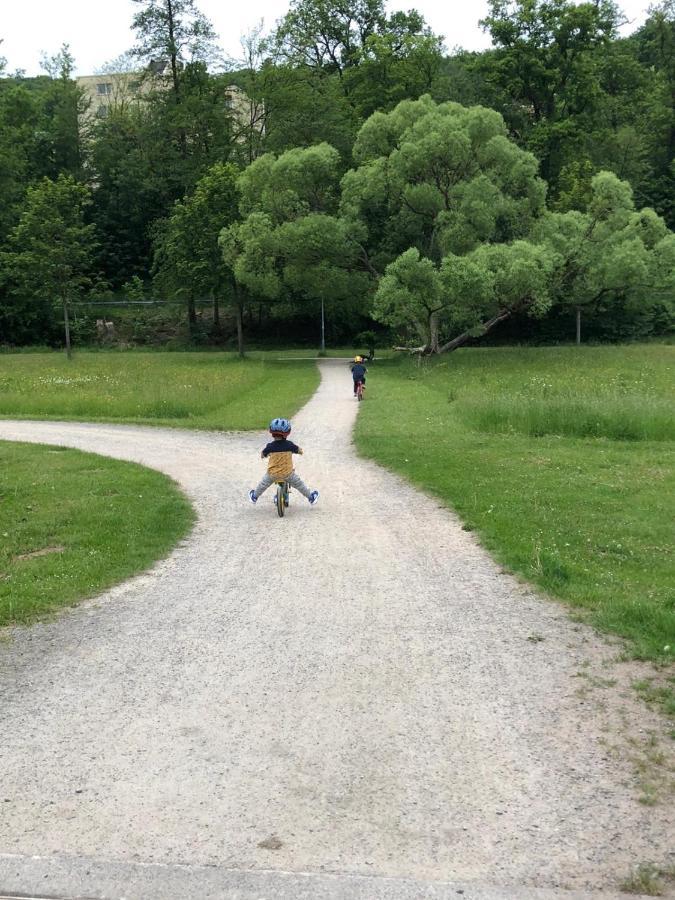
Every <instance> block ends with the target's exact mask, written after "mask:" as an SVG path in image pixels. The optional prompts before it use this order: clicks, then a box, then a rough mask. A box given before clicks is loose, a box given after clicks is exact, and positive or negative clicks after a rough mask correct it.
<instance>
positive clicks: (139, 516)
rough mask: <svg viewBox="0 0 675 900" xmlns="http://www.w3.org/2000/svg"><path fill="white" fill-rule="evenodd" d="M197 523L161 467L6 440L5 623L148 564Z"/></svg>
mask: <svg viewBox="0 0 675 900" xmlns="http://www.w3.org/2000/svg"><path fill="white" fill-rule="evenodd" d="M192 521H193V513H192V508H191V506H190V504H189V503H188V501H187V500H186V498H185V497H184V496H183V494H182V493H181V492H180V491H179V490H178V488H177V487H176V485H174V483H173V482H172V481H171V480H170V479H169V478H167V477H166V476H165V475H162V474H160V473H159V472H155V471H153V470H151V469H146V468H144V467H143V466H138V465H135V464H133V463H126V462H119V461H117V460H113V459H108V458H106V457H102V456H97V455H94V454H91V453H81V452H79V451H77V450H68V449H65V448H59V447H45V446H42V445H36V444H19V443H14V442H0V625H7V624H10V623H15V622H30V621H32V620H34V619H37V618H39V617H40V616H41V615H44V614H45V613H48V612H51V611H53V610H55V609H57V608H59V607H60V606H64V605H68V604H72V603H74V602H75V601H77V600H79V599H81V598H82V597H90V596H92V595H93V594H95V593H97V592H98V591H101V590H103V589H104V588H106V587H109V586H110V585H112V584H115V583H117V582H119V581H122V580H123V579H125V578H128V577H129V576H131V575H133V574H135V573H136V572H139V571H141V570H143V569H145V568H147V567H148V566H149V565H150V564H151V563H153V562H154V561H155V560H156V559H158V558H160V557H162V556H164V555H165V554H166V553H168V552H169V551H170V550H171V548H172V547H173V546H174V545H175V544H176V542H177V541H179V540H180V539H181V538H182V537H183V536H184V535H185V534H186V533H187V532H188V531H189V529H190V527H191V525H192Z"/></svg>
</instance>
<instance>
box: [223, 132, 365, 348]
mask: <svg viewBox="0 0 675 900" xmlns="http://www.w3.org/2000/svg"><path fill="white" fill-rule="evenodd" d="M340 171H341V170H340V160H339V155H338V153H337V151H336V150H335V149H334V148H333V147H330V146H328V145H327V144H321V145H319V146H316V147H309V148H307V149H299V148H296V149H294V150H289V151H287V152H286V153H283V154H281V156H279V157H278V158H277V157H275V156H273V155H272V154H265V155H264V156H261V157H259V158H258V159H257V160H255V162H253V163H252V164H251V165H250V166H249V167H248V168H247V169H246V170H245V171H244V172H243V173H242V175H241V177H240V179H239V188H240V191H241V201H240V210H241V213H242V215H243V216H245V219H244V221H243V222H242V223H240V224H236V225H234V226H233V227H231V228H230V229H226V230H225V231H224V233H223V234H222V236H221V247H222V250H223V254H224V256H225V258H226V260H227V261H228V264H229V265H230V266H231V267H232V269H233V272H234V274H235V278H236V280H237V282H238V283H239V285H241V286H242V288H243V289H244V290H246V291H247V292H248V293H249V294H251V295H258V296H262V297H264V298H267V299H268V300H275V301H276V303H275V309H276V313H277V315H285V316H292V315H295V314H297V313H298V311H302V313H303V314H304V315H307V314H311V315H316V314H318V312H319V310H321V319H322V322H323V317H324V313H327V314H328V315H329V316H330V317H331V318H332V319H333V320H335V319H336V318H338V319H344V318H348V317H349V316H350V315H352V314H353V313H354V312H355V311H358V310H359V309H360V308H361V307H362V304H363V300H364V294H365V292H366V291H367V289H368V283H369V279H368V276H367V274H366V273H365V272H364V270H363V266H362V264H361V256H362V251H361V247H360V245H359V243H358V242H356V241H355V240H354V232H355V230H356V227H355V223H348V222H346V221H345V220H342V219H340V218H338V217H337V215H336V213H337V208H338V203H339V176H340ZM321 343H322V346H323V334H322V341H321Z"/></svg>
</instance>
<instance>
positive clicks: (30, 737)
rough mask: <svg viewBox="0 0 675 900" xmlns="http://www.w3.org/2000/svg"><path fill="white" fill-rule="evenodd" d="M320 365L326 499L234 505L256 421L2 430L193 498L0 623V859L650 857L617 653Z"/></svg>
mask: <svg viewBox="0 0 675 900" xmlns="http://www.w3.org/2000/svg"><path fill="white" fill-rule="evenodd" d="M321 374H322V381H321V385H320V387H319V389H318V391H317V393H316V394H315V395H314V397H313V398H312V400H311V401H310V402H309V403H308V404H307V405H306V406H305V407H304V409H303V410H302V411H301V412H300V413H299V414H298V415H297V416H296V417H295V420H294V435H293V436H294V438H295V439H296V440H297V441H298V442H299V443H301V444H302V445H303V446H304V447H305V449H306V455H305V456H304V457H303V458H302V459H300V461H299V464H298V471H299V472H300V473H301V475H302V476H303V478H304V479H305V480H306V481H307V483H308V484H309V485H310V486H311V487H314V486H316V487H318V488H319V490H320V491H321V499H320V501H319V504H317V506H316V507H314V508H310V507H309V505H308V504H307V503H306V502H305V501H304V500H302V499H301V498H299V497H298V496H297V495H296V496H295V501H294V503H293V505H292V507H291V510H290V513H289V515H288V517H287V518H285V519H283V520H280V519H278V518H277V516H276V515H275V514H274V509H273V506H272V504H271V498H270V494H271V492H269V493H268V495H266V496H265V497H264V498H263V499H261V501H260V502H259V503H258V505H257V506H256V507H253V506H251V505H250V504H249V503H248V502H247V500H246V490H247V489H248V487H249V486H250V485H252V484H253V483H255V480H256V478H257V476H258V475H259V473H260V470H261V462H260V460H259V459H257V453H258V451H259V448H260V446H261V445H262V443H263V441H264V435H262V434H234V435H230V434H228V435H223V434H216V433H204V432H201V433H199V432H197V433H193V432H187V431H177V430H175V431H172V430H165V429H151V428H140V427H130V426H113V425H87V424H64V423H53V422H43V423H33V422H9V421H5V422H0V438H2V439H11V440H25V441H41V442H45V443H58V444H63V445H67V446H71V447H77V448H79V449H82V450H88V451H93V452H97V453H103V454H106V455H108V456H113V457H116V458H119V459H128V460H134V461H136V462H140V463H143V464H145V465H148V466H152V467H154V468H157V469H159V470H161V471H163V472H166V473H167V474H168V475H171V476H172V477H173V478H175V479H176V480H177V481H178V482H179V483H180V484H181V485H182V487H183V489H184V490H185V491H186V492H187V494H188V495H189V496H190V498H191V500H192V501H193V503H194V504H195V507H196V509H197V512H198V516H199V518H198V522H197V525H196V527H195V530H194V531H193V533H192V535H191V536H190V537H189V538H188V539H187V540H185V541H184V542H183V543H182V544H181V545H180V546H179V547H178V548H177V549H176V551H175V552H174V553H173V554H172V555H171V556H170V557H169V558H168V559H167V560H165V561H163V562H161V563H159V564H158V565H156V566H155V567H154V568H153V569H152V571H151V572H149V573H147V574H145V575H142V576H139V577H137V578H134V579H132V580H131V581H129V582H127V583H125V584H123V585H121V586H119V587H117V588H114V589H112V590H110V591H108V592H106V593H104V594H102V595H100V596H99V597H97V598H96V599H94V600H91V601H87V602H85V603H83V604H82V605H80V606H79V607H77V608H76V609H74V610H69V611H66V612H65V613H64V614H63V615H60V616H59V617H58V618H57V619H56V620H55V621H52V622H48V623H45V624H39V625H36V626H33V627H31V628H14V629H11V632H10V636H11V639H10V640H9V641H5V642H2V643H0V703H1V710H2V725H1V732H0V753H1V756H2V772H1V782H0V801H4V802H1V803H0V808H1V812H2V815H1V816H0V852H2V853H5V854H16V855H17V857H24V856H31V855H41V856H45V857H50V856H51V855H59V856H63V857H72V858H77V857H93V858H102V859H107V860H109V861H112V862H116V863H119V864H122V863H125V864H127V863H128V864H131V863H138V862H142V863H153V864H161V865H163V864H176V863H186V864H187V863H189V864H194V865H198V866H214V865H219V866H223V867H226V868H227V869H229V870H233V869H235V870H249V869H252V870H261V871H262V870H278V871H281V870H285V871H289V872H313V873H322V872H323V873H327V872H330V873H347V874H352V875H370V876H376V875H379V876H388V877H392V878H397V877H398V878H417V879H421V880H423V881H424V880H426V881H440V880H445V881H453V880H456V881H464V882H468V883H472V882H480V883H483V884H493V885H498V886H503V887H517V886H528V887H537V888H559V887H563V888H575V889H584V890H597V889H604V890H608V889H609V890H612V891H613V890H615V889H616V884H617V879H618V878H620V877H622V876H624V875H625V874H626V873H627V872H628V870H629V869H630V868H631V866H633V865H634V864H636V863H639V862H642V861H644V860H654V861H657V862H663V861H664V860H665V858H666V853H667V850H668V848H669V846H670V847H671V849H672V841H671V840H669V835H670V836H671V837H672V834H673V828H674V827H675V823H674V822H673V816H672V810H671V809H670V808H669V804H663V805H657V806H655V807H648V806H644V805H642V804H640V803H639V802H638V801H637V798H638V795H639V784H638V781H637V778H636V775H635V771H634V766H633V765H632V764H631V762H630V760H629V759H628V758H627V756H626V754H625V753H623V752H622V751H621V750H619V751H618V752H613V751H612V749H611V748H612V745H616V744H618V743H620V741H619V737H618V735H619V732H620V731H621V730H625V731H627V732H628V734H629V736H635V737H636V738H638V739H642V738H644V737H645V735H646V734H647V733H648V731H649V729H651V728H656V727H657V722H658V720H657V719H656V718H655V717H654V716H653V715H652V714H651V713H650V712H649V711H648V710H646V709H645V708H644V707H643V706H642V705H641V704H638V703H636V702H635V701H634V700H633V698H632V697H631V696H630V692H623V693H622V692H621V691H620V690H619V689H618V688H616V687H609V686H607V685H606V684H605V685H604V686H603V685H602V684H600V685H599V686H596V687H595V688H594V689H591V690H590V691H586V690H585V687H586V686H587V684H591V683H593V682H592V679H593V677H594V675H598V676H601V677H602V678H603V679H604V680H605V682H606V680H607V672H608V665H609V661H610V660H611V658H612V656H613V655H614V654H615V650H613V649H612V648H611V647H610V646H609V645H608V644H606V643H605V642H603V641H601V640H599V639H597V638H596V637H595V636H594V635H593V633H592V632H591V631H590V630H589V629H587V628H585V627H581V626H579V625H575V624H574V623H572V622H571V621H570V620H569V619H568V617H567V615H566V613H565V611H564V610H563V609H562V608H561V607H559V606H558V605H556V604H554V603H551V602H547V601H545V600H542V599H539V598H537V597H536V596H535V595H534V594H533V593H532V592H531V591H530V590H529V589H527V588H525V587H523V586H521V585H520V584H519V583H518V582H517V581H516V580H515V579H514V578H512V577H510V576H508V575H505V574H503V573H502V572H501V571H500V569H499V567H498V566H497V565H496V564H495V563H494V562H493V561H492V560H491V559H490V558H489V556H488V555H487V554H486V553H485V551H483V550H482V549H481V548H480V547H479V546H478V544H477V542H476V541H475V539H474V538H473V536H472V535H470V534H468V533H466V532H464V531H462V530H461V527H460V525H459V523H458V521H457V520H456V518H455V517H454V516H453V515H452V514H451V513H450V512H449V511H448V510H447V509H445V508H443V507H441V506H440V505H439V503H438V501H436V500H434V499H432V498H429V497H426V496H424V495H422V494H420V493H419V492H417V491H415V490H414V489H413V488H411V487H410V486H408V485H407V484H406V483H404V482H403V481H402V480H400V479H399V478H398V477H396V476H394V475H391V474H389V473H388V472H386V471H384V470H383V469H381V468H379V467H377V466H376V465H374V464H372V463H369V462H365V461H363V460H360V459H358V458H357V457H356V455H355V452H354V450H353V447H352V445H351V437H350V434H351V426H352V425H353V422H354V418H355V416H356V412H357V404H355V403H354V401H353V400H352V398H351V397H350V387H349V378H348V373H345V370H344V366H337V365H335V364H330V363H329V362H326V363H322V364H321ZM531 636H539V637H540V638H541V640H539V639H537V640H528V638H529V637H531ZM580 673H581V674H582V675H583V674H584V673H589V677H588V678H581V677H580ZM589 679H590V680H589ZM598 684H599V682H598ZM580 687H581V688H582V690H580ZM1 872H2V867H1V866H0V873H1ZM2 887H3V885H2V882H1V881H0V890H1V889H2ZM237 896H239V895H237ZM242 896H243V895H242ZM256 896H257V895H256ZM331 896H332V895H331ZM336 896H337V895H336ZM345 896H347V895H345ZM378 896H379V894H378ZM382 896H384V895H382ZM387 896H389V895H387ZM392 896H393V895H392ZM406 896H407V895H406ZM420 896H421V894H420ZM434 896H435V895H434ZM439 896H440V895H439ZM495 896H496V895H495ZM500 896H501V895H500Z"/></svg>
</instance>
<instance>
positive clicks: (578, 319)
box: [577, 306, 581, 347]
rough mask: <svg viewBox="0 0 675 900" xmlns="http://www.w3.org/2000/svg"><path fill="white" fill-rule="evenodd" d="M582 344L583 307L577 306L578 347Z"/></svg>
mask: <svg viewBox="0 0 675 900" xmlns="http://www.w3.org/2000/svg"><path fill="white" fill-rule="evenodd" d="M580 344H581V307H580V306H577V347H578V346H580Z"/></svg>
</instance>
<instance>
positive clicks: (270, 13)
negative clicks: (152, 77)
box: [0, 0, 649, 75]
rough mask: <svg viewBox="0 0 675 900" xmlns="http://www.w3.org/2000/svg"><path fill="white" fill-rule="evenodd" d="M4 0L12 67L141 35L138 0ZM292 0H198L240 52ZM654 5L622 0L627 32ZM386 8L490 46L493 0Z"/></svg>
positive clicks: (99, 61) (3, 25)
mask: <svg viewBox="0 0 675 900" xmlns="http://www.w3.org/2000/svg"><path fill="white" fill-rule="evenodd" d="M3 5H4V6H5V8H4V9H3V14H2V19H1V21H0V29H1V30H0V38H2V39H3V42H2V44H0V56H4V57H6V59H7V63H8V69H9V71H10V72H13V71H14V70H15V69H24V70H25V71H26V73H27V74H28V75H35V74H38V73H39V72H40V57H41V55H42V54H43V53H47V54H49V55H51V54H53V53H56V51H57V50H58V49H59V47H60V46H61V44H62V43H64V42H67V43H69V44H70V48H71V51H72V52H73V55H74V56H75V62H76V65H77V74H78V75H88V74H92V73H94V72H95V71H96V70H97V69H98V68H100V66H101V65H103V64H104V63H105V62H107V61H108V60H111V59H114V58H115V57H117V56H119V55H120V54H121V53H124V52H125V51H126V50H128V49H129V48H130V47H131V45H132V44H133V42H134V35H133V32H132V31H131V29H130V24H131V18H132V15H133V12H134V9H137V6H136V5H135V4H134V3H132V2H131V0H106V2H92V0H59V2H56V0H8V2H7V3H6V4H3ZM288 5H289V4H288V0H250V2H248V3H242V2H237V0H197V6H198V7H199V9H201V11H202V12H203V13H204V14H205V15H206V16H207V17H208V18H209V19H210V20H211V22H212V23H213V25H214V27H215V30H216V31H217V32H218V35H219V44H220V46H221V47H222V48H223V50H224V51H225V54H226V55H227V56H229V57H235V58H236V57H238V56H239V55H240V52H239V51H240V46H239V40H240V37H241V35H242V34H244V33H245V32H247V31H248V30H250V29H251V28H252V27H253V26H255V25H256V24H257V23H258V22H259V21H260V20H261V19H263V20H264V22H265V26H266V28H270V27H271V26H273V25H274V23H275V22H276V20H277V19H279V18H280V17H281V16H283V14H284V13H285V12H286V10H287V9H288ZM648 5H649V0H623V2H621V0H620V6H621V7H622V9H623V10H624V13H625V14H626V16H627V17H628V19H629V20H630V23H631V24H630V25H629V26H626V27H625V28H624V31H625V32H626V33H628V32H630V31H633V30H634V29H635V28H637V27H638V26H639V25H641V24H642V22H644V20H645V16H646V9H647V6H648ZM387 7H388V9H389V11H390V12H391V11H393V10H396V9H409V8H410V7H414V8H415V9H418V10H419V11H420V12H421V13H422V14H423V15H424V16H425V18H426V20H427V22H428V23H429V25H430V26H431V28H432V29H433V30H434V31H435V32H436V33H437V34H443V35H445V43H446V46H447V47H448V49H451V48H452V47H455V46H461V47H465V48H466V49H468V50H480V49H483V48H485V47H488V46H489V45H490V41H489V38H488V37H487V36H486V35H485V34H483V32H482V31H481V29H480V28H479V27H478V20H479V19H481V18H482V17H483V16H484V15H485V12H486V7H487V0H404V2H399V0H390V2H388V3H387Z"/></svg>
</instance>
